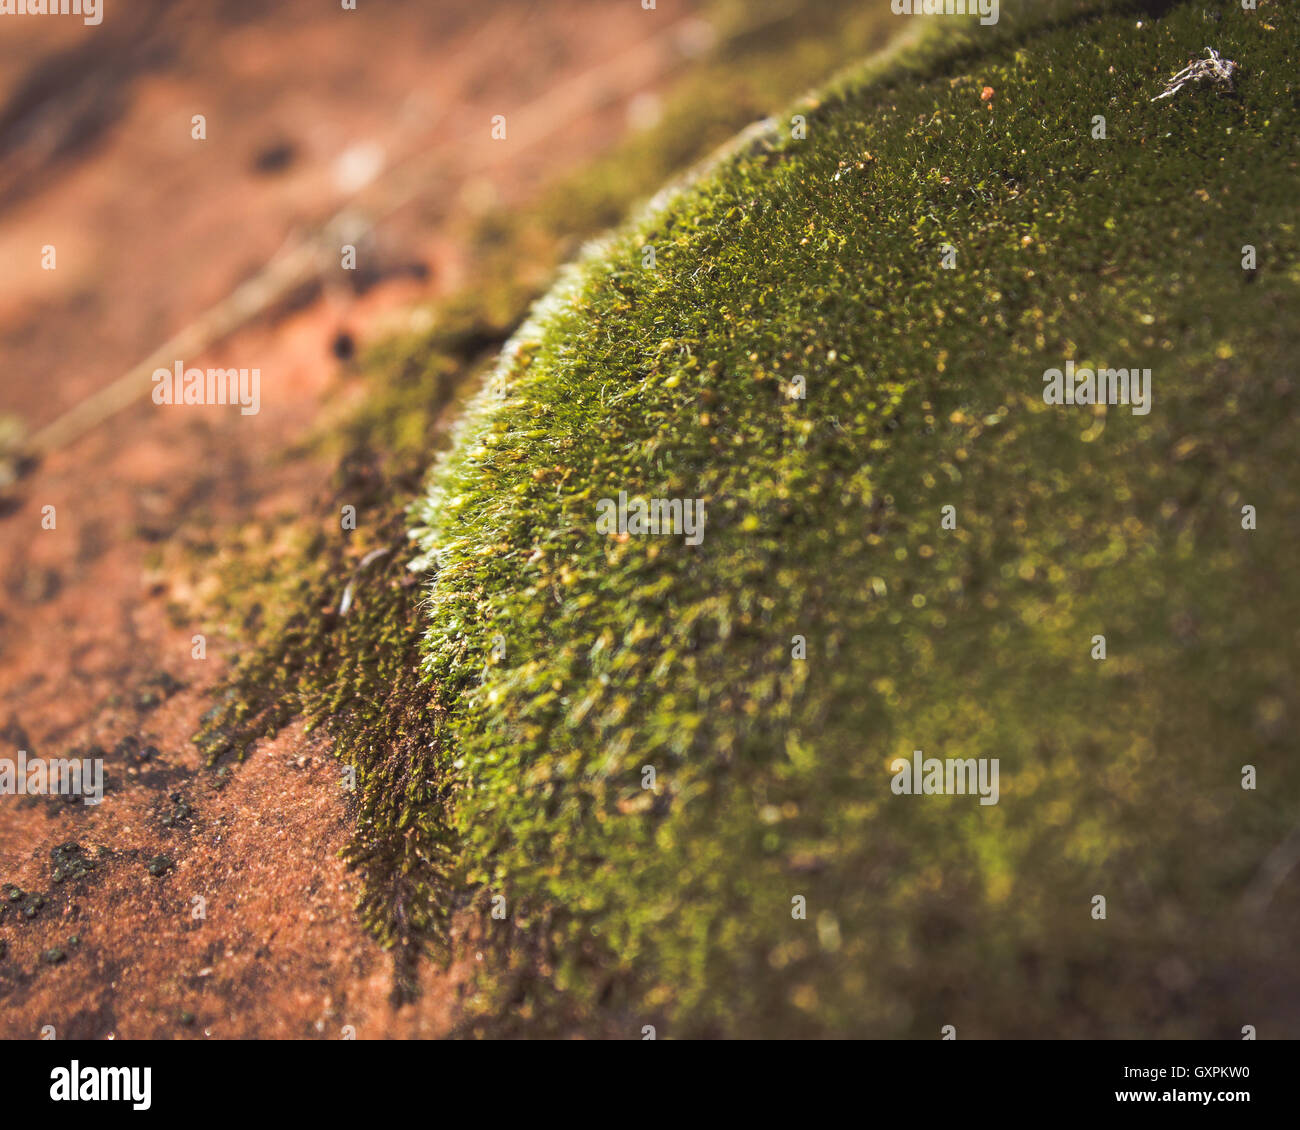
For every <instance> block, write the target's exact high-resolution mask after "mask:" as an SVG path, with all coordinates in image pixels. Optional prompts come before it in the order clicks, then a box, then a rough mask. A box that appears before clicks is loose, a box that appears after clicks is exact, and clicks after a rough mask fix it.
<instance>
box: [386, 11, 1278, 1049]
mask: <svg viewBox="0 0 1300 1130" xmlns="http://www.w3.org/2000/svg"><path fill="white" fill-rule="evenodd" d="M1023 7H1025V8H1027V11H1026V12H1023V13H1022V12H1021V11H1020V10H1018V9H1013V6H1012V5H1010V4H1004V5H1003V14H1002V20H1001V22H1000V23H999V25H997V27H996V28H994V29H979V28H978V27H977V26H976V25H974V23H973V22H966V23H964V24H963V23H962V22H961V21H937V23H942V24H943V27H942V28H941V29H937V35H936V37H935V38H934V39H932V40H930V41H928V42H927V44H926V45H925V48H924V50H923V51H922V52H921V53H920V54H917V55H914V56H913V57H912V58H911V60H910V61H909V62H907V63H899V64H896V65H893V66H891V67H889V68H887V69H886V70H885V71H884V72H883V73H881V72H880V71H879V69H876V70H873V71H872V72H870V73H868V74H864V75H860V76H858V77H856V78H849V79H847V80H843V81H841V82H839V83H837V84H836V85H835V86H834V87H833V88H832V90H831V91H830V92H829V93H828V94H827V95H826V96H825V97H823V98H821V99H820V100H817V101H816V102H814V103H812V104H810V105H808V106H806V107H804V108H803V109H802V111H799V112H803V113H805V114H806V116H807V119H808V136H807V139H806V140H802V141H800V140H793V139H791V138H790V136H789V131H788V130H787V129H784V128H782V129H780V130H777V131H774V132H772V133H770V134H769V135H768V136H766V137H760V138H758V139H757V140H754V141H752V142H751V143H749V144H748V145H746V147H745V148H744V150H743V151H742V152H741V153H739V154H738V155H736V156H734V157H733V158H731V159H729V160H728V161H726V162H725V163H724V164H723V165H722V166H721V167H719V168H718V169H716V170H715V171H713V172H712V173H710V174H709V175H708V176H706V177H704V178H703V179H701V180H700V181H698V182H697V183H695V184H694V185H693V186H692V187H691V188H690V189H688V190H687V191H685V192H683V193H680V194H677V195H674V196H672V197H670V198H668V199H666V200H664V201H662V202H660V205H659V206H658V207H656V208H653V209H652V210H651V211H650V212H649V213H648V214H647V215H646V216H645V217H644V218H643V219H642V220H641V221H640V222H639V223H637V224H635V225H633V226H632V227H631V228H629V229H627V230H626V231H624V232H623V233H622V234H620V235H619V236H618V237H617V238H615V239H613V240H611V241H609V242H606V243H604V244H602V245H601V246H600V247H598V248H597V249H595V250H594V251H592V252H591V253H590V254H589V255H588V256H587V257H586V258H585V259H584V260H583V262H582V263H581V264H580V265H579V266H578V267H577V268H575V269H574V270H573V271H572V272H571V273H570V275H569V276H568V278H567V279H566V281H565V283H564V284H563V285H562V286H561V287H560V289H559V290H557V291H556V292H554V293H553V294H552V295H551V296H550V297H549V298H548V300H547V302H546V303H544V304H543V306H542V307H541V308H540V309H539V310H538V312H537V313H536V315H535V317H534V318H533V320H532V321H531V322H530V323H529V324H528V325H527V326H526V327H525V328H524V330H523V331H522V332H521V333H520V334H519V335H517V336H516V338H515V339H514V341H513V342H512V345H511V347H510V348H509V349H508V351H507V353H506V355H505V358H504V360H503V361H502V363H501V365H500V366H499V368H498V370H497V372H496V373H495V375H494V378H493V380H492V382H490V384H489V387H488V389H487V390H486V391H485V394H484V395H483V396H482V397H481V398H480V400H479V401H478V402H476V404H475V405H474V406H473V408H472V409H471V411H470V414H469V415H468V417H467V419H466V421H465V424H464V427H463V428H462V430H461V432H460V435H459V439H458V442H457V444H456V446H455V449H454V450H453V452H452V453H451V455H450V457H449V458H448V459H446V460H444V461H443V462H442V463H441V464H440V465H439V466H438V468H437V469H436V471H435V473H434V475H433V478H432V480H431V485H430V489H429V492H428V495H427V497H426V499H425V500H424V501H423V503H422V504H421V505H420V506H419V507H418V510H417V514H416V518H417V521H418V522H419V530H418V531H417V532H418V534H419V537H420V539H421V544H422V548H423V550H424V553H425V556H424V558H423V560H422V562H421V563H420V564H421V566H422V567H423V568H424V569H425V570H426V571H427V572H428V576H429V579H428V588H427V598H428V607H427V609H426V610H425V613H424V614H425V617H426V625H425V627H426V639H425V641H424V643H423V645H422V646H423V654H424V665H425V671H426V674H427V676H428V680H429V682H428V686H429V688H430V708H429V709H430V713H429V714H428V715H427V716H426V718H425V719H424V725H426V726H430V724H431V729H430V730H429V733H430V735H431V742H432V745H431V747H430V748H429V749H428V754H427V759H425V760H422V761H420V762H418V764H419V765H420V766H421V767H427V769H428V774H429V775H428V778H427V780H429V781H436V782H437V784H436V787H434V788H433V792H426V793H421V794H419V795H418V796H416V795H414V794H411V795H407V796H406V797H404V798H403V799H404V802H405V808H404V810H403V814H402V817H401V818H402V819H403V820H410V821H411V822H412V825H413V826H414V827H416V828H418V829H420V831H419V834H418V835H415V836H413V838H414V839H416V840H420V839H421V838H424V839H426V840H427V841H428V842H431V843H437V844H443V845H447V847H448V856H447V858H446V859H445V860H441V861H439V866H443V865H445V868H446V869H445V871H444V872H442V873H443V874H445V875H446V877H447V881H448V885H449V887H450V888H451V889H454V890H459V891H462V892H464V891H470V892H477V894H476V896H475V901H474V903H473V906H474V907H475V909H476V912H477V913H479V914H481V915H482V921H483V932H484V934H485V936H486V937H487V939H488V941H489V942H494V943H495V945H489V946H488V949H489V951H490V952H491V953H492V958H491V960H490V961H489V962H488V963H487V965H486V968H487V969H488V972H487V973H486V974H485V976H484V978H483V980H482V984H481V985H480V992H479V995H478V996H477V997H476V999H475V1000H474V1001H473V1002H471V1004H472V1010H474V1011H476V1012H477V1013H478V1014H479V1015H480V1016H481V1017H482V1021H481V1026H482V1030H486V1031H494V1032H502V1031H511V1030H514V1027H515V1026H516V1025H519V1026H523V1027H526V1028H527V1030H529V1031H533V1032H537V1031H545V1030H549V1029H550V1028H552V1027H553V1028H555V1029H557V1030H572V1029H574V1028H577V1029H580V1030H583V1031H588V1032H593V1033H594V1032H623V1033H625V1034H627V1035H628V1036H631V1037H636V1036H639V1034H640V1031H641V1027H642V1025H643V1024H655V1025H656V1026H657V1027H658V1029H659V1032H660V1034H661V1035H708V1034H721V1033H726V1034H732V1035H785V1036H794V1035H842V1034H854V1035H869V1036H900V1035H901V1036H921V1037H931V1038H932V1037H936V1036H937V1035H938V1033H939V1029H940V1027H941V1026H942V1025H944V1024H953V1025H955V1026H956V1027H957V1028H958V1030H959V1032H960V1033H961V1034H962V1035H966V1036H972V1035H998V1036H1012V1035H1022V1036H1038V1037H1052V1036H1056V1037H1060V1036H1157V1035H1164V1036H1168V1035H1198V1036H1216V1035H1217V1036H1225V1037H1227V1036H1235V1035H1237V1034H1238V1033H1239V1030H1240V1026H1241V1025H1242V1024H1243V1023H1248V1022H1251V1016H1252V1015H1256V1014H1258V1013H1260V1012H1264V1013H1267V1012H1268V1009H1269V1008H1270V1007H1271V1006H1270V1003H1269V1001H1270V996H1271V995H1273V994H1275V993H1276V991H1277V987H1278V985H1290V986H1291V987H1292V988H1294V977H1293V976H1292V977H1291V980H1290V981H1288V980H1287V977H1288V976H1291V975H1289V974H1287V973H1286V972H1285V970H1286V968H1287V967H1288V965H1289V961H1290V957H1289V952H1288V947H1287V938H1288V937H1289V936H1291V935H1290V933H1289V932H1290V931H1293V930H1294V928H1295V925H1296V922H1297V906H1296V900H1295V897H1294V894H1290V895H1288V894H1286V892H1285V889H1284V888H1281V889H1278V888H1277V885H1276V883H1274V881H1273V878H1274V872H1275V871H1276V860H1277V858H1278V857H1277V855H1276V849H1277V847H1278V845H1279V844H1283V843H1284V842H1286V840H1287V837H1288V836H1289V835H1290V834H1291V832H1292V829H1293V827H1294V823H1295V810H1294V799H1293V798H1294V796H1295V795H1296V789H1297V786H1298V785H1300V768H1298V767H1297V765H1296V763H1295V760H1294V757H1293V756H1289V755H1288V750H1289V749H1290V748H1291V747H1290V732H1291V730H1292V728H1293V724H1294V720H1295V718H1296V711H1297V701H1296V687H1295V681H1294V677H1293V671H1294V662H1293V661H1294V657H1295V654H1296V646H1295V645H1296V637H1295V633H1296V624H1297V623H1298V622H1300V619H1298V618H1297V615H1296V614H1297V611H1300V607H1298V606H1300V590H1298V588H1297V582H1296V578H1295V573H1294V570H1293V569H1292V568H1291V557H1292V551H1293V549H1294V547H1295V545H1296V544H1297V540H1298V539H1297V536H1296V535H1297V528H1296V521H1297V520H1296V517H1295V515H1296V513H1297V510H1296V505H1297V501H1300V500H1298V499H1297V497H1296V494H1297V491H1296V482H1295V476H1294V473H1293V472H1294V460H1293V456H1292V449H1293V436H1294V428H1295V424H1296V397H1295V387H1294V381H1295V369H1294V357H1295V353H1296V347H1297V327H1296V324H1295V321H1294V317H1293V315H1294V311H1295V309H1296V300H1297V297H1298V294H1297V291H1298V289H1300V269H1298V268H1297V251H1298V250H1300V248H1298V247H1297V233H1296V227H1295V200H1296V196H1297V187H1298V185H1297V179H1298V178H1297V163H1296V162H1297V156H1298V154H1297V141H1296V132H1295V128H1294V127H1295V114H1296V109H1297V97H1296V86H1295V79H1294V68H1293V66H1292V64H1291V62H1290V60H1291V59H1293V58H1294V53H1295V49H1296V46H1297V39H1298V36H1297V19H1296V16H1295V13H1294V12H1293V11H1291V10H1288V9H1287V8H1285V7H1283V6H1282V5H1279V4H1262V5H1261V6H1260V9H1259V11H1258V12H1257V13H1249V12H1242V11H1241V10H1240V8H1239V7H1238V6H1236V5H1224V6H1222V8H1221V9H1220V10H1218V11H1217V12H1216V13H1215V14H1216V15H1218V16H1219V18H1218V19H1207V16H1206V12H1205V6H1204V4H1203V3H1199V2H1198V3H1187V4H1178V3H1159V4H1131V3H1128V4H1114V3H1112V4H1107V3H1095V4H1087V5H1078V4H1076V5H1070V6H1068V9H1067V8H1066V7H1057V6H1053V5H1046V4H1040V5H1033V6H1023ZM1207 42H1209V43H1212V44H1213V46H1215V47H1216V48H1217V49H1218V50H1220V51H1221V52H1223V54H1224V55H1225V56H1227V57H1230V58H1232V59H1234V60H1236V61H1237V62H1238V63H1239V64H1241V66H1242V67H1243V72H1242V77H1241V80H1240V81H1239V83H1238V85H1237V90H1236V92H1235V94H1229V93H1225V92H1219V91H1215V90H1212V89H1209V88H1196V89H1189V90H1187V91H1184V92H1183V93H1182V94H1180V95H1179V96H1178V97H1177V98H1174V99H1172V100H1167V101H1163V102H1154V103H1153V102H1152V101H1151V99H1152V98H1153V97H1154V95H1155V94H1157V93H1159V91H1160V90H1161V89H1162V86H1163V82H1164V79H1165V78H1167V77H1168V76H1169V75H1172V74H1173V73H1174V72H1175V71H1177V70H1179V69H1181V68H1182V67H1183V66H1184V65H1185V63H1186V62H1187V60H1188V59H1189V58H1192V57H1195V56H1199V55H1202V54H1203V49H1204V46H1205V44H1206V43H1207ZM1097 114H1101V115H1104V116H1105V118H1106V122H1107V127H1106V128H1107V139H1106V140H1099V139H1097V138H1095V137H1094V136H1093V133H1092V126H1093V116H1094V115H1097ZM784 120H785V119H784V118H783V119H782V122H783V123H784ZM1247 244H1249V245H1252V246H1253V247H1254V248H1255V249H1256V254H1257V256H1258V267H1257V269H1255V270H1243V266H1242V255H1243V250H1242V249H1243V246H1244V245H1247ZM647 245H652V246H654V247H655V249H656V264H655V267H654V268H653V269H645V267H644V266H643V263H644V258H643V248H644V247H646V246H647ZM944 245H951V247H952V248H954V249H955V252H956V258H955V262H954V263H953V266H952V267H951V269H946V268H945V267H944V265H943V263H944V251H943V249H944ZM1067 360H1074V361H1075V362H1076V363H1077V364H1079V365H1094V366H1095V365H1104V366H1126V367H1139V368H1140V367H1149V368H1150V369H1151V370H1152V372H1153V378H1152V380H1153V407H1152V410H1151V412H1150V414H1148V415H1137V414H1133V413H1132V412H1131V411H1130V410H1129V409H1128V408H1123V407H1112V408H1110V409H1109V410H1108V411H1107V410H1102V409H1094V408H1092V407H1084V406H1077V407H1054V406H1048V405H1046V404H1044V402H1043V398H1042V390H1043V380H1042V374H1043V372H1044V370H1046V369H1048V368H1049V367H1061V366H1064V364H1065V363H1066V361H1067ZM796 377H802V378H803V381H804V386H805V388H806V396H805V398H803V399H799V398H796V397H794V396H792V395H791V391H792V389H793V388H795V387H797V382H795V380H794V378H796ZM620 491H626V492H627V493H628V494H629V495H630V496H633V497H637V496H639V497H642V498H690V499H696V498H698V499H703V500H704V501H705V503H706V506H707V514H708V522H707V530H706V533H705V537H704V541H703V544H702V545H700V546H698V547H694V548H693V547H690V546H687V545H685V544H683V539H682V538H680V537H676V538H674V537H636V536H633V537H629V538H618V537H610V536H606V535H605V534H602V533H600V532H599V531H598V529H597V525H596V517H597V510H596V507H597V503H598V501H599V500H600V499H602V498H614V497H617V496H618V493H619V492H620ZM1246 505H1251V506H1254V507H1256V508H1257V511H1258V515H1259V525H1258V529H1255V530H1247V529H1244V528H1243V524H1242V521H1243V520H1242V507H1243V506H1246ZM948 506H951V507H953V508H955V516H956V526H955V528H952V529H948V528H944V527H943V525H942V521H941V519H942V514H943V513H944V510H943V508H944V507H948ZM1096 635H1104V636H1105V638H1106V645H1107V658H1106V659H1104V660H1094V659H1093V658H1092V657H1091V656H1092V652H1093V648H1094V644H1093V637H1094V636H1096ZM796 636H803V637H805V638H806V640H807V658H806V659H804V660H798V659H794V658H792V648H793V646H794V637H796ZM916 749H922V750H924V751H925V753H926V755H928V756H936V757H941V758H943V757H961V758H981V757H982V758H998V759H999V760H1000V765H1001V801H1000V803H999V804H997V805H995V806H987V807H986V806H980V805H978V804H977V803H975V801H974V799H973V798H970V797H899V796H896V795H894V794H893V793H892V792H891V789H890V783H891V772H890V766H891V763H892V762H893V760H894V759H895V758H897V757H908V756H910V755H911V753H912V751H913V750H916ZM1247 764H1249V765H1253V766H1254V767H1255V768H1256V770H1257V772H1258V775H1259V782H1260V784H1259V787H1258V788H1257V789H1255V790H1245V789H1243V788H1242V767H1243V766H1244V765H1247ZM647 767H649V768H652V769H653V770H654V776H655V782H654V785H653V787H652V788H648V789H647V788H645V787H644V782H645V780H646V769H647ZM386 772H387V773H389V774H390V780H391V779H393V778H392V775H393V774H396V773H397V772H398V770H397V769H396V768H390V769H388V770H386ZM396 779H400V777H399V778H396ZM423 779H424V778H422V780H423ZM421 787H425V786H423V785H422V786H421ZM434 794H436V796H435V795H434ZM434 800H436V801H437V803H430V804H428V806H427V807H424V806H423V805H424V803H425V802H431V801H434ZM385 803H392V804H396V803H397V801H396V800H395V799H392V798H386V800H385ZM1271 853H1272V854H1271ZM1270 859H1273V860H1274V863H1270V862H1268V861H1269V860H1270ZM425 894H428V892H427V891H425ZM1098 895H1102V896H1105V897H1106V899H1107V903H1108V911H1107V917H1106V918H1105V919H1104V920H1097V919H1096V918H1094V917H1093V914H1092V910H1093V899H1094V897H1095V896H1098ZM498 896H500V897H501V898H504V906H505V908H506V911H505V913H506V918H505V920H503V921H498V920H494V919H492V918H491V917H490V912H491V908H492V906H493V905H494V900H496V902H495V905H496V906H497V907H500V906H502V905H503V904H502V903H501V901H499V898H498ZM798 897H802V898H803V899H805V900H806V905H807V916H806V918H805V919H797V918H795V917H792V900H794V899H796V898H798ZM1252 1010H1255V1011H1253V1012H1252ZM1292 1034H1294V1033H1292Z"/></svg>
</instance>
